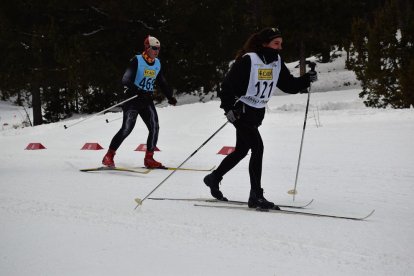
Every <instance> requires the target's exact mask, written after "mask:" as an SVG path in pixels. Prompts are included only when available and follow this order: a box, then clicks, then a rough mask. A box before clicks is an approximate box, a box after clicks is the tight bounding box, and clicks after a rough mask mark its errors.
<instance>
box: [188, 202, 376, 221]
mask: <svg viewBox="0 0 414 276" xmlns="http://www.w3.org/2000/svg"><path fill="white" fill-rule="evenodd" d="M194 206H197V207H210V208H220V209H230V210H244V211H256V212H257V211H259V212H268V213H279V214H294V215H302V216H312V217H325V218H336V219H348V220H359V221H360V220H365V219H367V218H369V217H370V216H372V214H373V213H374V212H375V209H374V210H372V211H371V212H370V213H369V214H367V215H365V216H361V217H354V216H340V215H329V214H323V213H313V212H302V211H292V210H272V209H270V210H267V209H254V208H248V207H245V206H228V205H227V206H226V205H207V204H194Z"/></svg>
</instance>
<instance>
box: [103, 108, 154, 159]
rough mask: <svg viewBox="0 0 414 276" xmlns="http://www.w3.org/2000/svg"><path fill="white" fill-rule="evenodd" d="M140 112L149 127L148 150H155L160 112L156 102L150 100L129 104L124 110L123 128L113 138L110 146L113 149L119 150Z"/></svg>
mask: <svg viewBox="0 0 414 276" xmlns="http://www.w3.org/2000/svg"><path fill="white" fill-rule="evenodd" d="M138 114H139V115H140V116H141V118H142V120H143V121H144V123H145V125H146V126H147V129H148V132H149V133H148V138H147V150H148V151H154V149H155V147H156V145H157V142H158V133H159V129H160V127H159V123H158V114H157V111H156V109H155V105H154V102H152V101H151V102H149V103H148V104H146V105H144V106H131V105H129V106H127V107H125V108H124V110H123V121H122V126H121V129H120V130H119V131H118V132H117V133H116V134H115V136H114V138H112V141H111V144H110V146H109V148H110V149H112V150H117V149H118V148H119V146H121V144H122V142H123V141H124V140H125V138H127V137H128V135H129V134H130V133H131V132H132V130H133V129H134V127H135V123H136V121H137V117H138Z"/></svg>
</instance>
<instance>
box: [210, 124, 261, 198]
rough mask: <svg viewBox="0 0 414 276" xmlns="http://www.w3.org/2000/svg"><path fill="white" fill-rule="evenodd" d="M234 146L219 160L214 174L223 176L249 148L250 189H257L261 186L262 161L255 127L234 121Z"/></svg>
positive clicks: (258, 137)
mask: <svg viewBox="0 0 414 276" xmlns="http://www.w3.org/2000/svg"><path fill="white" fill-rule="evenodd" d="M235 127H236V148H235V151H233V152H232V153H230V154H229V155H227V156H226V157H225V158H224V159H223V161H221V163H220V165H219V167H218V168H217V169H216V171H215V174H216V175H217V176H219V177H223V176H224V175H225V174H226V173H227V172H228V171H230V170H231V169H233V168H234V167H235V166H236V165H237V164H238V163H239V162H240V161H241V160H242V159H243V158H244V157H245V156H246V155H247V153H248V152H249V150H250V149H251V151H252V153H251V157H250V162H249V175H250V185H251V189H252V190H254V191H257V190H259V189H260V188H261V186H262V185H261V178H262V162H263V150H264V147H263V140H262V137H261V135H260V132H259V130H258V128H257V127H255V126H251V125H247V124H244V122H236V125H235Z"/></svg>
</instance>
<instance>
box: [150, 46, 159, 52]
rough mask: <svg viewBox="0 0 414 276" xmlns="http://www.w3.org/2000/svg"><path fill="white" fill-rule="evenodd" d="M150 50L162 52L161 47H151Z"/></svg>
mask: <svg viewBox="0 0 414 276" xmlns="http://www.w3.org/2000/svg"><path fill="white" fill-rule="evenodd" d="M150 48H151V49H152V50H154V51H159V50H160V47H157V46H151V47H150Z"/></svg>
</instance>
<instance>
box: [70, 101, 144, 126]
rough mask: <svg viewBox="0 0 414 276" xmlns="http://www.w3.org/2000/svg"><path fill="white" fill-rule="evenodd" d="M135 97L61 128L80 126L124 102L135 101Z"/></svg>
mask: <svg viewBox="0 0 414 276" xmlns="http://www.w3.org/2000/svg"><path fill="white" fill-rule="evenodd" d="M136 97H138V95H135V96H133V97H131V98H129V99H126V100H125V101H122V102H120V103H117V104H115V105H113V106H111V107H108V108H107V109H105V110H102V111H101V112H98V113H96V114H93V115H91V116H89V117H86V118H85V119H83V120H80V121H79V122H76V123H74V124H71V125H68V126H66V125H64V126H63V127H64V128H65V129H67V128H70V127H73V126H74V125H77V124H80V123H82V122H83V121H86V120H88V119H90V118H93V117H95V116H98V115H100V114H102V113H104V112H106V111H108V110H111V109H112V108H114V107H117V106H118V105H121V104H123V103H126V102H128V101H130V100H132V99H135V98H136Z"/></svg>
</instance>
